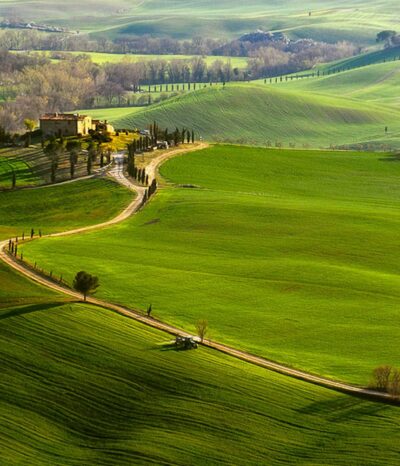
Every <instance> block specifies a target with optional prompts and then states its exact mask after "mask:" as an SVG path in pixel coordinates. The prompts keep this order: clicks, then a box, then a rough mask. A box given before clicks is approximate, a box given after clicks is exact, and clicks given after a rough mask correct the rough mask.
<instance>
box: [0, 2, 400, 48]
mask: <svg viewBox="0 0 400 466" xmlns="http://www.w3.org/2000/svg"><path fill="white" fill-rule="evenodd" d="M310 9H311V10H312V12H313V14H312V16H311V17H309V16H308V11H309V10H310ZM398 12H399V7H398V2H397V1H395V0H380V1H377V2H376V1H374V2H373V1H372V0H369V1H361V0H351V1H350V2H349V1H344V0H329V1H326V0H324V1H322V0H317V1H315V2H313V3H312V5H307V6H303V5H299V3H298V1H296V0H285V1H283V2H276V1H274V2H269V3H268V5H266V4H265V1H263V0H252V1H251V2H247V3H246V4H244V3H243V2H240V1H238V0H235V1H228V0H222V1H220V2H219V3H218V5H216V4H215V2H212V1H211V0H202V1H198V2H188V1H186V0H175V1H174V2H164V1H154V0H145V1H139V0H134V1H130V0H117V1H115V2H112V3H110V2H109V1H107V0H101V1H94V0H87V1H86V2H85V3H84V4H82V2H79V1H78V0H71V1H70V2H69V3H68V5H67V6H66V7H65V8H63V9H60V8H59V7H58V4H57V2H55V1H49V0H39V1H36V2H34V3H32V2H30V1H27V0H16V1H15V0H14V1H12V2H11V1H10V0H1V1H0V16H2V15H4V16H14V17H22V18H26V19H27V20H32V19H33V20H35V19H36V20H40V21H41V22H51V23H55V24H61V25H64V26H68V27H70V28H72V29H74V30H77V29H79V30H81V31H89V32H96V33H98V34H101V35H104V34H107V35H108V36H110V37H115V36H118V35H124V34H152V35H161V36H164V35H166V34H167V35H172V36H174V37H177V38H187V37H192V36H193V35H194V36H207V37H216V36H219V37H221V36H222V37H230V38H232V37H237V36H238V35H240V34H241V33H244V32H248V31H251V30H255V29H257V28H259V27H263V28H265V29H270V30H285V31H287V32H288V33H290V34H291V35H292V36H293V37H313V38H316V39H321V38H325V39H328V40H332V41H337V40H342V39H349V40H355V41H360V42H369V43H372V42H373V41H374V38H375V35H376V33H377V32H378V31H381V30H383V29H396V13H398Z"/></svg>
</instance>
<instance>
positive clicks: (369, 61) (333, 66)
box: [318, 47, 400, 71]
mask: <svg viewBox="0 0 400 466" xmlns="http://www.w3.org/2000/svg"><path fill="white" fill-rule="evenodd" d="M399 58H400V47H393V48H389V49H383V50H376V51H373V52H368V53H363V54H360V55H356V56H354V57H351V58H345V59H343V60H339V61H336V62H332V63H327V64H324V65H321V66H319V67H318V68H320V69H321V70H326V71H328V70H337V69H341V68H358V67H361V66H368V65H374V64H376V63H382V62H387V61H391V60H394V59H396V60H398V59H399Z"/></svg>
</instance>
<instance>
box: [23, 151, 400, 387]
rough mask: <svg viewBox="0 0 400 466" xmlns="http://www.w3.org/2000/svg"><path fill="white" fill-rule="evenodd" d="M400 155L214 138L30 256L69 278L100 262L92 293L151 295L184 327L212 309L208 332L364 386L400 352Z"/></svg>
mask: <svg viewBox="0 0 400 466" xmlns="http://www.w3.org/2000/svg"><path fill="white" fill-rule="evenodd" d="M399 163H400V162H399V161H398V158H397V156H393V155H386V154H366V153H357V152H329V151H327V152H323V151H293V150H292V151H289V150H273V149H269V150H267V149H257V148H245V147H233V146H215V147H213V148H210V149H208V150H205V151H200V152H197V153H193V154H188V155H185V156H183V157H180V158H177V159H173V160H171V161H170V162H168V163H167V164H166V165H165V166H163V168H162V174H163V175H164V176H165V177H166V178H167V180H169V181H170V182H171V183H173V184H172V185H168V187H167V188H166V189H163V190H161V191H160V192H159V193H158V194H157V196H156V198H154V199H153V200H152V201H151V203H150V204H149V205H148V206H147V207H146V209H144V210H143V211H142V212H141V213H140V214H139V215H137V216H135V217H133V218H132V219H130V220H129V221H126V222H124V223H123V224H120V225H118V226H113V227H112V228H110V229H105V230H102V231H99V232H95V233H88V234H85V235H83V236H81V237H71V238H58V239H48V240H47V239H45V240H40V241H37V242H33V243H31V244H27V245H26V246H24V247H23V251H24V257H25V258H26V259H27V260H28V261H31V262H33V261H37V263H38V265H39V266H40V267H44V268H45V269H47V270H53V271H54V272H55V273H57V274H62V275H63V276H64V277H65V278H66V279H67V280H70V281H71V280H72V278H73V276H74V274H75V273H76V272H77V271H78V270H81V269H85V270H88V271H89V272H92V273H95V274H96V275H98V276H99V277H100V281H101V287H100V289H99V293H98V295H99V296H100V297H102V298H104V299H107V300H109V301H113V302H119V303H123V304H126V305H129V306H135V307H139V308H141V309H146V308H147V306H148V305H149V304H150V303H152V304H153V307H154V310H155V311H154V312H155V316H156V317H158V318H160V319H162V320H164V321H167V322H171V323H173V324H175V325H178V326H181V327H183V328H185V329H187V330H189V331H194V325H195V322H196V321H197V320H198V319H200V318H206V319H208V320H209V322H210V328H211V330H210V337H211V338H213V339H216V340H219V341H223V342H225V343H227V344H231V345H234V346H236V347H241V348H244V349H247V350H250V351H252V352H253V353H257V354H261V355H263V356H266V357H268V358H271V359H273V360H277V361H280V362H284V363H286V364H288V365H291V366H295V367H299V368H302V369H305V370H308V371H310V372H314V373H318V374H323V375H325V376H328V377H332V378H337V379H342V380H348V381H351V382H354V383H360V384H362V385H366V384H368V382H369V375H370V373H371V370H372V369H373V368H374V367H375V366H377V365H379V364H383V363H388V364H397V363H398V360H399V356H400V353H399V351H398V350H397V341H398V339H399V337H400V334H399V330H398V329H399V328H400V325H399V324H400V321H399V318H400V317H399V313H398V312H397V311H398V307H399V305H400V292H399V289H400V287H399V277H398V261H399V258H398V253H397V251H398V250H399V240H398V235H396V234H395V233H394V232H396V231H397V230H398V228H399V223H400V215H399V211H400V210H399V207H400V201H399V199H400V196H399V194H400V193H399V189H400V183H399V177H400V172H399V168H400V165H399ZM175 184H177V185H178V186H177V187H175ZM186 185H188V186H195V187H197V188H193V187H192V188H189V187H187V188H185V187H184V186H186ZM179 186H180V187H179Z"/></svg>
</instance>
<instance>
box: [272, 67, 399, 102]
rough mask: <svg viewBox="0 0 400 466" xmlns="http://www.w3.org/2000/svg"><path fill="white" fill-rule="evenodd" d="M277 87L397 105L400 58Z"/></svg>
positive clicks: (290, 82)
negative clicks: (399, 59)
mask: <svg viewBox="0 0 400 466" xmlns="http://www.w3.org/2000/svg"><path fill="white" fill-rule="evenodd" d="M278 86H279V88H280V89H286V90H291V91H296V92H298V91H301V92H303V91H307V92H310V93H312V94H314V95H315V94H323V95H330V96H335V95H340V96H343V97H349V98H351V99H360V100H361V101H362V102H366V101H368V102H376V103H384V104H388V105H393V106H395V107H396V108H398V105H399V102H400V100H399V91H400V61H396V62H389V63H379V64H375V65H370V66H366V67H365V68H357V69H354V70H349V71H345V72H342V73H338V74H333V75H328V76H320V77H318V78H310V79H300V80H294V81H289V82H283V83H279V84H278Z"/></svg>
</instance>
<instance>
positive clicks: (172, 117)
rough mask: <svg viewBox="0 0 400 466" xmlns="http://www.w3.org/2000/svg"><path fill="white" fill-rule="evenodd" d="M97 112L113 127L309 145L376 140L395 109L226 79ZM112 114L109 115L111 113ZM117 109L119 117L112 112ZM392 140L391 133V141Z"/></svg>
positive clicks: (398, 120)
mask: <svg viewBox="0 0 400 466" xmlns="http://www.w3.org/2000/svg"><path fill="white" fill-rule="evenodd" d="M124 113H125V110H122V109H118V110H114V109H111V110H110V113H109V114H107V111H104V112H101V114H102V116H108V117H109V119H110V120H111V121H113V123H114V124H115V125H116V127H120V128H125V127H130V128H132V127H146V126H147V124H148V123H149V122H152V121H153V120H156V121H157V122H158V123H159V125H160V126H161V127H169V128H170V129H172V130H173V129H174V128H175V126H178V127H186V128H194V129H195V131H196V133H197V136H198V137H199V136H201V137H203V138H204V139H206V140H209V141H217V142H234V143H244V144H256V145H265V144H266V143H267V141H270V142H271V143H272V144H275V142H276V141H278V142H282V143H283V144H284V145H285V146H288V145H289V143H295V144H297V145H299V144H300V145H301V144H308V145H310V146H312V147H329V146H330V145H341V144H354V143H362V142H366V141H380V140H381V139H382V138H384V136H385V134H384V128H385V126H386V125H387V124H389V123H390V125H391V126H393V127H395V128H396V129H397V131H398V132H400V114H399V113H398V112H397V111H395V110H393V109H389V108H385V107H381V106H377V105H373V104H370V103H367V102H360V101H357V100H352V99H349V98H341V97H338V96H337V95H335V96H321V95H311V94H310V93H303V92H298V91H296V90H295V89H294V90H293V91H291V90H290V89H289V86H288V87H287V88H285V89H283V88H282V87H280V86H276V85H261V84H260V85H258V84H252V83H246V84H229V85H227V86H226V87H225V88H222V86H221V85H219V86H214V87H212V88H206V89H202V90H200V91H196V92H192V93H190V94H185V95H183V96H179V97H176V98H173V99H170V100H168V101H165V102H163V103H160V104H157V105H154V106H152V107H150V108H145V109H135V110H134V111H133V112H132V114H131V115H129V114H126V115H125V116H122V115H124ZM113 115H115V117H114V118H113ZM119 115H121V116H122V118H118V116H119ZM391 143H392V144H398V141H397V140H396V138H394V140H393V141H391Z"/></svg>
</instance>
